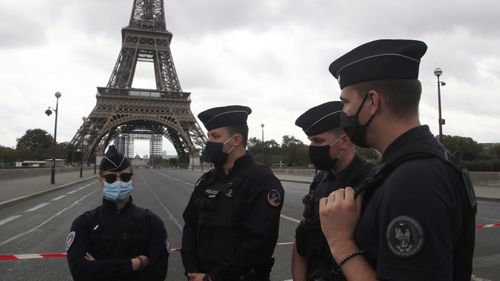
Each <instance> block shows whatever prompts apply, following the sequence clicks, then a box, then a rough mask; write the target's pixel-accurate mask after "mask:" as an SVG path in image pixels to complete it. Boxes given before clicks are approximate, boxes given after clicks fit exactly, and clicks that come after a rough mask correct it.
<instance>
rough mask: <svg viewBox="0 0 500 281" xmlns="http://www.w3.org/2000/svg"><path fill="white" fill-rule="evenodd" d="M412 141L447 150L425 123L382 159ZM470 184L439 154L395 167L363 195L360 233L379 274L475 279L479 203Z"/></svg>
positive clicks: (360, 240) (392, 277)
mask: <svg viewBox="0 0 500 281" xmlns="http://www.w3.org/2000/svg"><path fill="white" fill-rule="evenodd" d="M412 145H419V146H421V145H426V146H428V147H431V148H433V149H437V150H438V151H441V152H443V153H444V151H445V149H444V148H443V147H442V146H441V144H439V143H438V142H437V140H436V139H435V138H434V137H433V136H432V134H431V133H430V131H429V128H428V127H427V126H420V127H416V128H414V129H411V130H410V131H408V132H406V133H404V134H403V135H401V136H400V137H399V138H397V139H396V140H395V141H394V142H393V143H392V144H391V145H390V146H389V147H388V148H387V149H386V151H385V152H384V155H383V158H382V160H383V162H384V163H387V162H390V159H391V158H394V156H395V155H396V154H398V153H400V152H401V151H403V150H404V149H408V148H409V147H410V146H412ZM410 150H411V149H410ZM382 167H383V166H382ZM471 188H472V187H471V186H468V185H466V184H464V181H463V180H462V177H461V173H460V172H459V171H458V170H457V169H455V168H454V167H453V166H452V165H450V164H449V163H448V162H447V161H444V160H442V159H439V158H437V157H427V158H422V157H419V158H415V159H410V160H407V161H404V162H402V163H400V164H398V165H396V166H395V168H394V170H393V171H392V172H391V173H390V174H388V175H387V176H386V177H385V179H384V180H383V181H382V184H381V185H380V186H379V187H378V188H377V189H376V190H375V191H374V192H373V193H372V194H371V195H369V196H367V198H364V202H363V204H364V211H363V213H362V215H361V218H360V221H359V224H358V228H357V230H356V233H355V240H356V243H357V244H358V246H359V248H360V249H363V250H364V251H365V256H366V258H367V259H368V261H369V263H370V264H371V265H372V266H373V268H375V270H376V273H377V278H378V279H379V280H427V281H429V280H440V281H443V280H455V281H457V280H458V281H460V280H470V277H471V272H472V256H473V249H474V236H475V231H474V225H475V206H474V203H475V201H474V196H473V193H472V194H471V193H469V194H467V193H468V192H472V191H471V190H469V189H471ZM367 194H370V192H369V191H368V190H367ZM367 201H368V202H367Z"/></svg>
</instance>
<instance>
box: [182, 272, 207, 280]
mask: <svg viewBox="0 0 500 281" xmlns="http://www.w3.org/2000/svg"><path fill="white" fill-rule="evenodd" d="M205 275H206V274H205V273H188V279H189V281H203V280H204V278H205ZM208 278H209V279H208V280H210V281H211V280H212V279H210V277H208Z"/></svg>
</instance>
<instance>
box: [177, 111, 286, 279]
mask: <svg viewBox="0 0 500 281" xmlns="http://www.w3.org/2000/svg"><path fill="white" fill-rule="evenodd" d="M251 112H252V111H251V109H250V108H248V107H246V106H238V105H234V106H225V107H216V108H211V109H208V110H206V111H203V112H201V113H200V114H199V115H198V118H199V119H200V120H201V121H202V122H203V124H204V126H205V128H206V129H207V131H208V142H207V144H206V148H205V154H206V155H207V156H208V158H209V160H210V161H211V162H212V163H213V164H214V167H215V168H214V169H212V170H210V171H209V172H207V173H205V174H204V175H202V177H201V178H200V179H199V180H198V182H197V183H196V186H195V189H194V191H193V193H192V195H191V198H190V200H189V203H188V205H187V207H186V209H185V211H184V214H183V217H184V221H185V225H184V230H183V236H182V251H181V255H182V261H183V264H184V268H185V270H186V274H187V276H188V278H189V280H193V281H201V280H212V281H220V280H231V281H233V280H248V281H250V280H259V281H260V280H262V281H263V280H269V274H270V271H271V267H272V265H273V262H274V260H273V258H272V255H273V251H274V248H275V245H276V241H277V239H278V228H279V220H280V212H281V207H282V206H283V199H284V191H283V188H282V186H281V183H280V182H279V180H278V179H277V178H276V177H275V176H274V174H273V173H272V171H271V169H269V168H268V167H266V166H263V165H262V164H259V163H257V162H255V161H254V159H253V158H252V156H250V154H248V153H247V152H246V142H247V138H248V127H247V123H246V121H247V116H248V114H250V113H251Z"/></svg>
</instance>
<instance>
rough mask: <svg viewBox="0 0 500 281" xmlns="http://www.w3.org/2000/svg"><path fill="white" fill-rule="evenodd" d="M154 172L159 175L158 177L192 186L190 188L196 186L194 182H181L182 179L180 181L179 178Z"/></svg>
mask: <svg viewBox="0 0 500 281" xmlns="http://www.w3.org/2000/svg"><path fill="white" fill-rule="evenodd" d="M153 172H155V173H156V174H158V175H161V176H164V177H166V178H169V179H173V180H175V181H178V182H182V183H184V184H187V185H190V186H194V183H192V182H187V181H183V180H180V179H178V178H174V177H171V176H169V175H165V174H163V173H160V172H157V171H153Z"/></svg>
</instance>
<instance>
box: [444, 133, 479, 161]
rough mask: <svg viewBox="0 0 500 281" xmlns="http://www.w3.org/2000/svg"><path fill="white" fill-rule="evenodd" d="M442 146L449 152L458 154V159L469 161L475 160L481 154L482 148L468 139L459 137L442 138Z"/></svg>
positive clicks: (446, 136) (447, 136) (445, 136)
mask: <svg viewBox="0 0 500 281" xmlns="http://www.w3.org/2000/svg"><path fill="white" fill-rule="evenodd" d="M443 145H444V146H445V147H446V148H447V149H448V150H449V151H450V152H451V153H456V152H458V153H459V155H460V159H462V160H465V161H471V160H475V159H477V157H478V156H479V154H480V153H481V152H482V150H483V147H482V146H481V145H480V144H479V143H477V142H476V141H474V140H473V139H472V138H469V137H461V136H449V135H444V136H443Z"/></svg>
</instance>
